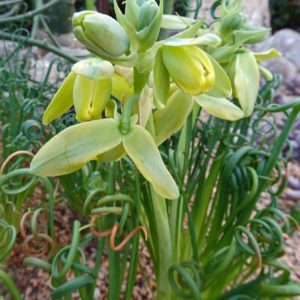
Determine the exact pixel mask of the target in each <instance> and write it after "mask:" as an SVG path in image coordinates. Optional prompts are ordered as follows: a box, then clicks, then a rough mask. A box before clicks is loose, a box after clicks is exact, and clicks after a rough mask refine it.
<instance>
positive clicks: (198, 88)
mask: <svg viewBox="0 0 300 300" xmlns="http://www.w3.org/2000/svg"><path fill="white" fill-rule="evenodd" d="M153 75H154V90H155V96H156V97H157V100H158V101H159V102H161V103H162V104H165V103H166V99H167V98H168V93H169V87H170V78H171V79H172V80H173V81H174V82H175V83H176V85H177V86H178V87H180V88H181V89H182V90H183V91H184V92H185V93H187V94H188V95H191V96H195V95H199V94H201V93H206V92H208V91H209V90H211V89H212V88H213V87H214V84H215V72H214V68H213V65H212V63H211V61H210V59H209V57H208V56H207V54H206V53H205V52H204V51H203V50H202V49H200V48H198V47H197V46H195V45H188V46H169V45H167V46H166V45H164V46H162V47H161V48H160V49H159V50H158V52H157V55H156V58H155V62H154V70H153Z"/></svg>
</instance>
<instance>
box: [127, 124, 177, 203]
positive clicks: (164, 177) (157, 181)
mask: <svg viewBox="0 0 300 300" xmlns="http://www.w3.org/2000/svg"><path fill="white" fill-rule="evenodd" d="M123 144H124V148H125V150H126V152H127V153H128V155H129V156H130V157H131V159H132V160H133V161H134V163H135V165H136V166H137V168H138V170H139V171H140V172H141V173H142V175H143V176H144V177H145V178H146V179H147V180H148V181H149V182H150V183H151V184H152V185H153V187H154V189H155V190H156V192H157V193H158V194H159V195H160V196H161V197H164V198H166V199H177V198H178V197H179V191H178V188H177V185H176V183H175V181H174V179H173V178H172V176H171V174H170V173H169V171H168V170H167V168H166V166H165V165H164V163H163V160H162V158H161V156H160V153H159V151H158V148H157V146H156V144H155V142H154V140H153V138H152V136H151V134H150V133H149V132H148V131H147V130H146V129H144V128H143V127H141V126H139V125H135V126H132V128H131V130H130V132H129V133H128V134H127V135H125V136H124V137H123Z"/></svg>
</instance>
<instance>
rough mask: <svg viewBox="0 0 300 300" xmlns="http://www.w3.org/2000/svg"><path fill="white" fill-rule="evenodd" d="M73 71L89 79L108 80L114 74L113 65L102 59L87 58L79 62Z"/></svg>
mask: <svg viewBox="0 0 300 300" xmlns="http://www.w3.org/2000/svg"><path fill="white" fill-rule="evenodd" d="M72 71H74V72H75V73H76V74H79V75H82V76H84V77H87V78H89V79H94V80H98V79H107V78H111V77H112V75H113V73H114V67H113V65H112V64H111V63H110V62H109V61H107V60H103V59H100V58H87V59H84V60H81V61H79V62H77V63H76V64H75V65H73V67H72Z"/></svg>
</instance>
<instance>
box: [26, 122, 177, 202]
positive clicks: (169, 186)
mask: <svg viewBox="0 0 300 300" xmlns="http://www.w3.org/2000/svg"><path fill="white" fill-rule="evenodd" d="M119 127H120V124H119V122H118V121H117V120H115V119H102V120H94V121H90V122H85V123H81V124H77V125H74V126H71V127H68V128H67V129H65V130H63V131H62V132H60V133H59V134H57V135H56V136H55V137H53V138H52V139H51V140H50V141H48V142H47V143H46V144H45V145H44V146H43V147H42V148H41V149H40V150H39V152H38V153H37V154H36V155H35V157H34V158H33V160H32V162H31V165H30V172H31V173H32V174H35V175H39V176H59V175H64V174H69V173H71V172H74V171H76V170H78V169H79V168H81V167H82V166H83V165H84V164H86V163H87V162H88V161H90V160H95V159H97V157H98V156H99V155H101V154H103V153H106V152H108V151H110V150H112V149H116V148H117V147H120V146H122V147H124V149H125V151H126V153H127V154H128V155H129V156H130V158H131V159H132V160H133V162H134V163H135V165H136V167H137V168H138V170H139V171H140V172H141V174H142V175H143V176H144V177H145V178H146V179H147V180H148V181H149V182H150V183H151V184H152V185H153V187H154V189H155V190H156V191H157V193H158V194H159V195H160V196H162V197H164V198H167V199H176V198H178V197H179V191H178V188H177V185H176V183H175V181H174V179H173V178H172V176H171V175H170V173H169V171H168V170H167V168H166V166H165V165H164V163H163V160H162V158H161V156H160V153H159V150H158V148H157V146H156V144H155V141H154V140H153V137H152V136H151V134H150V133H149V132H148V131H147V130H146V129H144V128H143V127H142V126H140V125H135V124H134V122H132V124H131V128H130V131H129V132H128V133H127V134H123V133H121V131H120V128H119Z"/></svg>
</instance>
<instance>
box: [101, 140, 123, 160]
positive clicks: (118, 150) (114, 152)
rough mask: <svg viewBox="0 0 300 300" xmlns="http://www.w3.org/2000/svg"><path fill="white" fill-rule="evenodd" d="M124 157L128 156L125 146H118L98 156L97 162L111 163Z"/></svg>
mask: <svg viewBox="0 0 300 300" xmlns="http://www.w3.org/2000/svg"><path fill="white" fill-rule="evenodd" d="M124 155H126V152H125V149H124V146H123V145H122V144H119V145H118V146H116V147H114V148H113V149H110V150H108V151H106V152H104V153H102V154H100V155H98V156H97V158H96V159H97V161H100V162H111V161H115V160H119V159H121V158H122V157H123V156H124Z"/></svg>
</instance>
